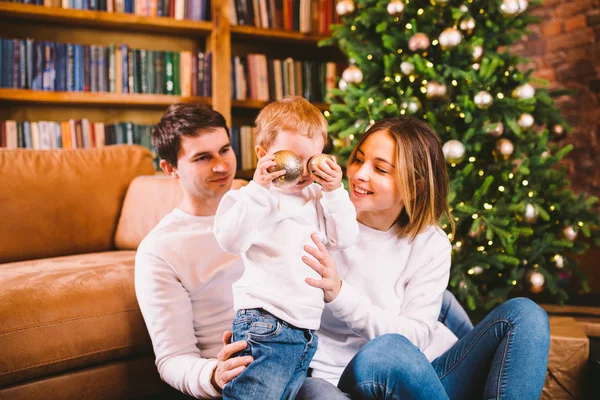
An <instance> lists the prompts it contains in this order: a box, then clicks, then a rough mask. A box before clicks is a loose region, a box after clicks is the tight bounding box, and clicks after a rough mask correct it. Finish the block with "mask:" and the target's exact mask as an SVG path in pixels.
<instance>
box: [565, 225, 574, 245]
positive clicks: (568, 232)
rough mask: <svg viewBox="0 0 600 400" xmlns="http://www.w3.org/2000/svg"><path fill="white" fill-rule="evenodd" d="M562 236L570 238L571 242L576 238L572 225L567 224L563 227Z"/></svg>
mask: <svg viewBox="0 0 600 400" xmlns="http://www.w3.org/2000/svg"><path fill="white" fill-rule="evenodd" d="M562 233H563V236H564V237H565V238H566V239H567V240H570V241H571V242H572V241H574V240H575V239H577V231H576V230H575V229H573V226H571V225H569V226H567V227H566V228H565V229H563V232H562Z"/></svg>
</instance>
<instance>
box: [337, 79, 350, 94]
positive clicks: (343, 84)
mask: <svg viewBox="0 0 600 400" xmlns="http://www.w3.org/2000/svg"><path fill="white" fill-rule="evenodd" d="M338 86H339V88H340V90H342V91H344V92H345V91H346V89H348V82H346V81H345V80H343V79H340V82H339V83H338Z"/></svg>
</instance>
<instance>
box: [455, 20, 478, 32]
mask: <svg viewBox="0 0 600 400" xmlns="http://www.w3.org/2000/svg"><path fill="white" fill-rule="evenodd" d="M458 27H459V28H460V30H461V31H465V32H467V33H468V34H471V32H473V29H475V19H473V18H469V19H463V20H462V21H460V25H459V26H458Z"/></svg>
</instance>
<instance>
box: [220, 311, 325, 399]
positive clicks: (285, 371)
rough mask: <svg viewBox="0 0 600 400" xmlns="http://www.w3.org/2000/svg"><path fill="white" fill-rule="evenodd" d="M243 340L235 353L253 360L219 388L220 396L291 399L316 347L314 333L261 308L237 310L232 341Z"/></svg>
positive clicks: (225, 397) (304, 374) (299, 384)
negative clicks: (239, 348) (221, 388)
mask: <svg viewBox="0 0 600 400" xmlns="http://www.w3.org/2000/svg"><path fill="white" fill-rule="evenodd" d="M238 340H246V341H247V342H248V347H246V349H244V350H243V351H241V352H240V353H238V354H236V355H237V356H247V355H251V356H252V357H253V358H254V361H252V362H251V363H250V365H248V367H246V369H245V370H244V371H243V372H242V373H241V374H240V375H239V376H238V377H237V378H235V379H234V380H232V381H230V382H229V383H227V385H225V387H224V388H223V398H224V399H236V400H239V399H265V400H270V399H273V400H279V399H293V398H294V397H295V396H296V393H297V392H298V390H299V389H300V387H301V386H302V383H303V382H304V379H305V378H306V371H307V369H308V366H309V365H310V362H311V360H312V358H313V356H314V355H315V352H316V351H317V343H318V342H317V335H315V333H314V331H312V330H309V329H300V328H296V327H295V326H292V325H290V324H288V323H287V322H285V321H282V320H280V319H279V318H277V317H275V316H274V315H272V314H271V313H269V312H267V311H265V310H262V309H256V308H255V309H249V310H240V311H238V312H237V315H236V316H235V318H234V320H233V337H232V341H233V342H235V341H238Z"/></svg>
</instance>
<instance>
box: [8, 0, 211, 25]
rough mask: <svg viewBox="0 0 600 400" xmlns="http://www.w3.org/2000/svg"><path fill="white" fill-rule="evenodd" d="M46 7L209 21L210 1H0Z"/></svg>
mask: <svg viewBox="0 0 600 400" xmlns="http://www.w3.org/2000/svg"><path fill="white" fill-rule="evenodd" d="M0 1H8V2H10V3H21V4H35V5H39V6H46V7H60V8H70V9H75V10H93V11H106V12H120V13H127V14H135V15H141V16H149V17H171V18H175V19H190V20H193V21H210V20H211V14H210V11H211V10H210V7H211V6H210V0H0Z"/></svg>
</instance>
